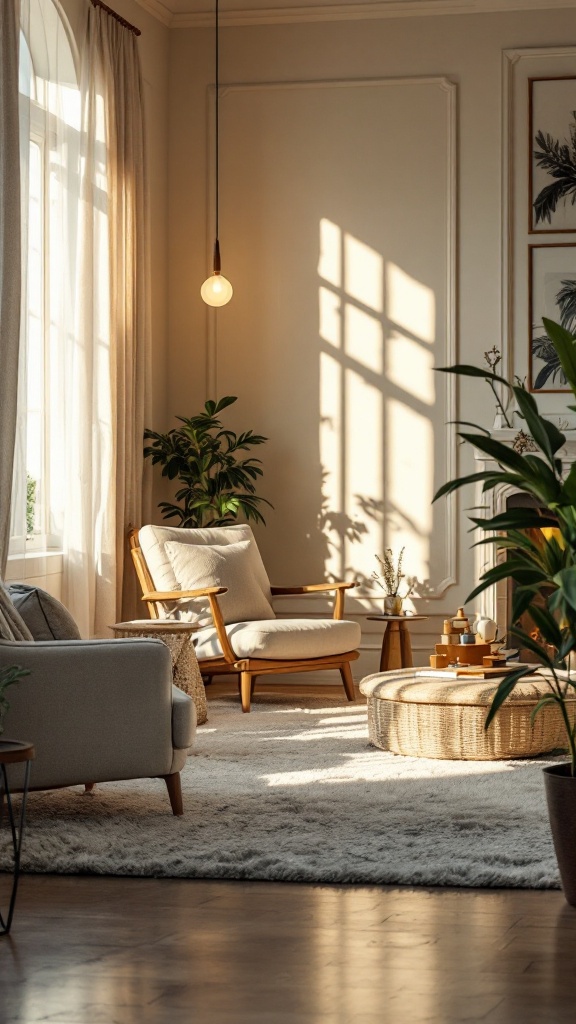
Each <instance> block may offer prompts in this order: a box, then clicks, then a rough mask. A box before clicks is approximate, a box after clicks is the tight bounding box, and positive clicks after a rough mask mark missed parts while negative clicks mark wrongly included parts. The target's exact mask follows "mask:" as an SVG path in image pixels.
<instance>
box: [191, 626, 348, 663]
mask: <svg viewBox="0 0 576 1024" xmlns="http://www.w3.org/2000/svg"><path fill="white" fill-rule="evenodd" d="M226 632H227V634H228V636H229V637H230V642H231V644H232V647H233V650H234V653H235V654H236V655H237V656H238V658H270V659H279V660H281V661H284V660H286V661H291V660H305V659H308V658H325V657H329V656H330V655H334V654H345V653H346V652H347V651H354V650H355V649H356V648H357V647H358V645H359V644H360V637H361V631H360V626H359V625H358V623H357V622H349V621H347V620H346V619H271V620H267V621H266V620H264V621H258V622H237V623H236V624H233V625H228V626H227V627H226ZM197 637H198V643H197V647H196V655H197V657H198V658H215V657H219V656H221V654H222V651H221V650H220V645H219V643H218V637H217V635H216V631H215V630H214V629H213V628H211V629H210V628H208V629H203V630H201V631H200V632H199V633H198V634H197Z"/></svg>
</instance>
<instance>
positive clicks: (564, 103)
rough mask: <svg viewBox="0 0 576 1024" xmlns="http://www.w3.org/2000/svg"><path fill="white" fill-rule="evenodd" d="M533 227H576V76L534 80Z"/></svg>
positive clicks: (531, 126) (557, 229) (550, 229)
mask: <svg viewBox="0 0 576 1024" xmlns="http://www.w3.org/2000/svg"><path fill="white" fill-rule="evenodd" d="M529 129H530V130H529V140H530V156H529V177H530V184H529V200H530V210H529V227H528V230H529V231H530V232H536V233H541V232H549V233H552V232H553V233H558V232H564V231H576V77H570V78H569V77H566V78H530V79H529Z"/></svg>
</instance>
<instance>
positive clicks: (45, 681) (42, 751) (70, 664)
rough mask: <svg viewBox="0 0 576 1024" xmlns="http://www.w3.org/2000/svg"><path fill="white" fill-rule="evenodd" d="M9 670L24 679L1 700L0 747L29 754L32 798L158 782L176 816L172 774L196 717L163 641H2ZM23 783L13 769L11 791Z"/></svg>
mask: <svg viewBox="0 0 576 1024" xmlns="http://www.w3.org/2000/svg"><path fill="white" fill-rule="evenodd" d="M2 590H3V595H4V598H5V597H6V596H7V595H6V591H5V590H4V589H3V588H2ZM10 611H11V610H10ZM10 665H20V666H21V667H22V668H27V669H29V670H30V675H28V676H26V677H24V678H22V679H21V680H20V681H19V682H18V684H17V685H15V686H13V687H11V688H10V690H9V691H8V693H7V696H8V699H9V701H10V709H9V711H8V712H7V714H6V718H5V721H4V734H3V738H4V739H8V738H12V739H23V740H29V741H30V742H32V743H33V744H34V747H35V750H36V759H35V761H34V762H33V765H32V774H31V788H33V789H51V788H53V787H59V786H71V785H75V784H79V783H83V784H85V785H88V786H89V787H91V785H93V784H94V783H97V782H111V781H115V780H119V779H136V778H143V777H151V776H158V777H159V778H162V779H164V781H165V782H166V786H167V789H168V795H169V797H170V803H171V805H172V810H173V813H174V814H182V813H183V807H182V794H181V787H180V774H179V773H180V771H181V769H182V768H183V767H184V764H185V763H186V758H187V755H188V751H189V748H190V747H191V746H192V743H193V741H194V734H195V729H196V712H195V707H194V703H193V701H192V700H191V699H190V697H188V696H187V694H185V693H183V692H182V691H181V690H178V689H177V688H176V687H174V686H173V685H172V667H171V659H170V653H169V651H168V649H167V647H166V646H165V645H164V644H163V643H162V642H161V641H160V640H147V639H140V638H138V639H133V640H40V641H35V640H22V639H18V640H7V639H0V669H2V668H4V667H8V666H10ZM22 779H23V772H21V771H19V768H18V767H17V766H14V767H13V768H12V769H11V775H10V780H11V784H13V785H14V786H15V787H16V788H17V787H18V785H19V784H20V783H21V781H22Z"/></svg>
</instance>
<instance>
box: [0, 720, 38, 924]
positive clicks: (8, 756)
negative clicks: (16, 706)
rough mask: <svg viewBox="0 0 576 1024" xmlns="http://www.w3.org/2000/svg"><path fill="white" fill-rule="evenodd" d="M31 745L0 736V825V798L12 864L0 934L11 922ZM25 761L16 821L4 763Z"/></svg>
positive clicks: (0, 811)
mask: <svg viewBox="0 0 576 1024" xmlns="http://www.w3.org/2000/svg"><path fill="white" fill-rule="evenodd" d="M34 756H35V755H34V747H33V746H32V744H31V743H28V742H26V741H24V740H0V827H1V826H2V819H3V817H4V798H6V808H7V811H8V824H9V826H10V832H11V834H12V836H11V838H12V851H13V868H12V892H11V894H10V903H9V905H8V916H7V917H6V918H4V916H3V914H2V912H1V911H0V935H7V934H8V932H9V931H10V928H11V926H12V918H13V917H14V905H15V903H16V893H17V891H18V880H19V878H20V851H21V850H22V836H23V834H24V819H25V816H26V797H27V796H28V784H29V782H30V762H31V761H33V759H34ZM22 762H26V769H25V773H24V791H23V793H22V804H21V807H20V817H19V821H18V823H16V817H15V814H14V808H13V806H12V796H11V794H10V787H9V785H8V773H7V771H6V766H7V765H10V764H21V763H22Z"/></svg>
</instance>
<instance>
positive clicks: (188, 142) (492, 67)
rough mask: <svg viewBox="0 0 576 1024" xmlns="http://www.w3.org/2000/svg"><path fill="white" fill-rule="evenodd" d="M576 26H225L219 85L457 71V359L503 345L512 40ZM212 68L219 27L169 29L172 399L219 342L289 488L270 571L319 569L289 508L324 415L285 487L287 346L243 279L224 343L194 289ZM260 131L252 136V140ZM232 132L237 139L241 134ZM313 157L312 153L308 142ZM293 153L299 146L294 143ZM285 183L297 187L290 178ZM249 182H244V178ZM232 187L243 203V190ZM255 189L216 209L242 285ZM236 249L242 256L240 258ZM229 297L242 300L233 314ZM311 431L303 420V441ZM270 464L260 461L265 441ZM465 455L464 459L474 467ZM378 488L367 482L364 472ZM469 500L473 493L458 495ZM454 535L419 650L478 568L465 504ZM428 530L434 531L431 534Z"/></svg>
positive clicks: (226, 381)
mask: <svg viewBox="0 0 576 1024" xmlns="http://www.w3.org/2000/svg"><path fill="white" fill-rule="evenodd" d="M574 31H575V30H574V14H573V12H572V11H568V10H566V11H562V10H553V11H546V12H544V11H538V12H525V11H522V12H518V13H510V14H501V15H500V14H499V15H492V14H486V15H465V16H456V17H453V16H442V17H425V18H401V19H385V20H381V21H377V20H376V21H357V22H335V23H330V22H323V23H318V24H316V23H309V24H301V25H298V24H290V25H274V26H256V27H230V28H224V29H222V30H221V80H222V81H223V82H225V83H235V84H247V83H270V82H305V81H319V80H331V79H335V80H342V79H355V78H378V79H380V78H405V77H409V76H418V77H420V76H445V77H447V78H448V79H449V80H450V81H451V82H454V83H456V85H457V90H458V154H457V155H458V175H459V187H458V196H457V199H458V243H457V272H458V289H457V295H458V317H457V325H456V326H457V333H458V339H459V342H458V343H459V356H460V358H461V359H462V360H463V361H471V360H476V361H478V360H480V359H481V357H482V353H483V352H484V351H485V350H486V349H488V348H491V347H492V345H493V344H496V345H497V346H498V347H500V348H504V347H505V341H503V339H502V337H501V294H502V280H501V278H502V263H501V242H502V223H501V220H502V216H501V114H502V110H501V76H502V50H503V49H507V48H516V47H527V46H544V45H547V44H559V43H563V44H565V45H569V44H570V43H571V42H572V41H573V39H574ZM212 80H213V35H212V32H211V31H210V30H205V29H190V30H175V31H173V32H172V33H171V37H170V88H169V95H170V126H169V135H170V137H169V146H170V188H169V252H170V279H169V342H168V408H169V412H170V413H171V414H186V413H191V412H192V411H195V410H197V409H198V408H199V407H200V405H201V403H202V402H203V401H204V399H205V398H206V397H207V392H208V391H211V390H212V389H213V388H214V387H215V382H214V369H213V367H212V366H211V364H210V352H211V351H216V352H217V353H218V359H219V360H220V363H221V365H220V366H219V368H218V377H217V380H216V384H217V386H218V387H219V390H221V391H222V390H224V391H229V390H231V389H232V390H234V387H235V384H234V381H235V379H237V380H238V389H239V393H240V399H241V401H242V404H240V403H239V405H238V407H237V413H235V416H234V417H232V416H230V420H233V421H234V426H235V427H236V428H239V427H242V428H245V427H247V426H252V427H254V428H255V429H259V430H262V431H264V432H265V433H268V434H269V435H270V437H271V438H272V439H273V440H272V442H271V444H270V445H269V465H268V474H267V477H266V478H265V479H266V480H267V481H269V487H270V486H272V490H273V492H274V493H273V494H272V495H271V496H272V497H273V499H274V498H276V499H278V497H280V498H281V502H280V503H278V501H277V500H276V501H275V504H277V508H276V510H275V512H274V513H271V514H270V515H269V517H268V526H267V527H266V530H265V531H260V533H259V540H260V544H261V546H262V550H263V552H264V554H265V560H266V562H267V566H268V569H269V572H270V575H271V577H272V578H273V580H274V581H277V582H280V581H281V582H286V583H292V582H304V581H303V580H302V574H303V572H304V571H305V568H306V565H308V566H309V567H310V571H312V570H314V572H315V574H316V575H318V570H319V569H321V568H322V565H323V564H324V565H325V564H326V563H325V559H324V557H323V551H324V548H325V537H323V536H322V534H321V533H320V531H319V530H318V529H317V528H316V526H315V524H313V523H312V524H311V530H310V531H309V535H308V536H307V537H305V538H304V536H301V535H300V534H301V529H300V525H299V523H298V515H297V514H296V513H295V511H294V509H295V506H298V505H299V504H300V503H302V504H303V505H305V504H306V503H307V501H308V500H309V495H310V491H311V490H314V489H315V490H317V489H318V470H319V466H318V449H317V436H318V429H319V425H318V424H317V423H314V425H313V426H312V427H311V426H310V424H309V423H308V422H307V419H306V414H305V413H304V414H303V416H302V421H303V423H305V429H304V428H302V431H300V433H299V432H298V430H296V433H295V436H294V445H293V450H292V452H290V453H289V455H290V459H289V461H290V465H289V467H287V473H288V474H289V477H290V480H291V485H290V489H289V490H288V489H287V487H286V486H285V487H284V488H283V487H282V485H281V483H280V482H279V481H278V477H279V476H281V475H282V474H281V473H280V474H279V471H278V467H277V465H276V464H274V463H273V454H274V453H275V452H276V453H277V446H276V447H275V444H274V438H276V437H278V436H282V437H283V438H286V430H285V413H286V408H287V407H288V406H289V404H290V403H291V402H292V403H293V404H295V405H298V401H299V395H298V393H297V389H296V388H295V385H294V382H293V378H291V377H290V375H288V377H287V378H286V384H285V389H286V390H287V393H285V392H284V393H283V394H282V395H279V396H278V399H279V400H278V401H276V400H275V396H274V394H272V395H268V396H267V397H266V398H265V399H262V398H261V399H260V400H259V401H251V398H252V396H253V395H254V396H255V395H256V394H257V393H258V383H259V381H261V382H263V383H266V382H267V381H268V380H276V382H278V379H279V375H278V367H279V366H280V365H281V363H282V359H283V358H284V357H285V352H283V351H278V350H277V349H275V348H274V345H273V341H272V336H273V335H274V324H273V320H272V322H269V323H268V325H269V327H270V345H269V348H268V350H267V351H264V352H263V351H262V347H261V345H260V344H259V343H258V344H257V342H256V341H254V342H252V343H251V341H250V337H249V330H247V325H249V324H250V319H251V317H252V318H253V322H254V324H259V323H260V320H261V308H260V307H261V304H260V303H258V301H257V300H256V299H255V298H253V299H252V302H253V307H252V309H250V307H248V308H246V302H245V301H244V299H243V296H242V294H238V293H237V295H236V296H235V298H234V299H233V300H232V303H231V304H230V306H228V307H226V308H225V309H223V310H221V311H220V312H219V313H217V314H216V317H218V318H220V319H219V320H218V321H217V323H218V324H219V327H218V328H217V331H218V330H219V333H220V340H219V339H218V338H217V339H216V342H214V339H213V331H214V314H213V313H210V312H208V311H207V310H206V308H205V307H204V306H203V304H202V302H201V300H200V297H199V294H198V290H199V286H200V283H201V282H202V280H203V279H204V277H205V276H206V274H207V272H208V270H209V261H210V246H211V238H210V237H209V236H210V233H211V231H212V228H211V226H210V225H209V224H207V181H208V178H209V172H210V158H211V150H210V147H209V117H208V110H209V106H208V103H207V86H208V84H209V83H210V82H211V81H212ZM226 102H227V97H226V96H223V99H222V111H223V125H225V123H226V122H225V110H226ZM398 103H399V104H400V108H399V111H398V115H399V116H400V117H401V113H402V107H401V104H402V101H401V100H398ZM244 116H245V115H244ZM258 116H259V115H258ZM304 116H305V115H304ZM407 116H410V117H411V126H412V134H413V140H412V143H411V145H410V154H409V158H410V160H413V159H416V160H418V163H419V172H420V176H421V186H422V189H423V190H424V191H426V189H427V187H428V186H427V176H428V173H429V163H430V159H429V158H430V157H431V156H434V157H435V156H436V154H435V153H434V154H429V153H427V152H426V147H425V146H422V147H419V145H418V136H419V131H420V129H423V128H424V126H423V125H422V126H419V123H418V119H417V118H414V115H413V112H410V114H409V115H407ZM259 127H260V128H261V131H262V132H263V133H264V135H263V138H264V139H265V138H266V137H268V136H269V135H270V124H268V126H267V125H266V121H264V122H263V123H260V122H257V124H256V127H255V132H256V137H257V136H258V129H259ZM288 128H289V125H288ZM267 132H268V136H267V135H266V133H267ZM253 139H254V135H253V134H252V144H253ZM234 141H235V143H236V144H238V138H237V133H236V134H235V135H234ZM427 144H428V145H429V142H428V143H427ZM264 148H265V147H264ZM390 149H391V159H393V160H402V154H401V153H398V152H395V149H394V138H391V139H390ZM225 151H226V142H223V143H222V153H223V154H224V153H225ZM305 157H306V158H308V157H309V153H306V154H305ZM295 159H296V160H297V159H298V153H296V154H295ZM357 159H358V162H359V163H358V166H359V168H360V167H361V164H362V161H363V160H364V154H363V153H362V152H358V154H357ZM240 162H241V158H240ZM248 163H250V161H248ZM284 166H286V167H287V165H284ZM277 171H278V168H277V167H276V168H275V172H277ZM221 173H222V185H223V186H225V185H226V184H228V186H229V188H230V190H231V191H232V190H234V188H235V185H234V180H230V181H228V180H227V177H226V168H225V167H223V169H222V172H221ZM287 173H288V171H287ZM285 184H286V196H287V197H288V196H289V195H290V180H289V178H288V177H287V179H286V182H285ZM242 187H245V182H244V181H243V182H242ZM234 196H235V199H236V200H237V201H238V202H241V198H240V196H238V195H237V193H236V192H234ZM431 198H432V196H431ZM365 199H366V203H367V204H368V205H370V204H371V205H373V206H374V207H377V205H378V203H379V195H378V193H377V191H375V192H374V194H372V195H367V196H366V197H365ZM409 199H410V197H409V195H407V194H405V195H399V196H398V197H397V200H398V203H399V204H400V205H401V204H402V203H409ZM258 202H259V200H258V198H257V197H256V199H255V198H254V195H250V196H248V197H247V203H246V205H247V207H248V208H249V209H250V210H251V211H252V219H251V220H250V219H248V220H247V219H246V218H244V219H243V218H242V216H241V214H240V213H237V212H236V211H235V209H234V208H233V207H230V212H229V213H228V222H227V221H226V220H225V219H224V218H223V219H222V223H221V231H220V235H221V241H222V246H223V256H224V267H223V270H224V273H226V270H228V272H229V276H230V277H231V278H232V280H233V283H234V271H235V272H236V281H237V282H240V283H241V282H242V281H243V280H245V279H246V275H247V274H248V275H257V274H258V265H257V264H258V257H257V256H255V255H254V253H255V251H256V250H257V245H256V244H255V241H254V237H253V235H254V236H255V237H258V238H260V237H261V230H260V229H261V220H260V219H259V217H258V216H257V214H256V213H255V212H254V211H255V210H257V208H258ZM287 202H288V198H287ZM225 208H226V200H225V199H223V200H222V204H221V209H222V211H224V210H225ZM264 211H265V200H264V199H262V203H261V210H260V213H261V214H262V215H263V214H264ZM227 233H228V237H227ZM295 244H297V243H295V239H294V237H293V236H291V235H290V236H289V237H287V238H286V243H285V245H286V251H285V252H283V251H282V248H281V247H280V248H277V249H276V251H274V252H270V251H267V250H266V248H264V250H263V251H261V252H260V259H261V260H262V261H263V262H265V263H266V264H267V265H270V264H272V265H273V267H274V272H275V273H276V274H277V275H278V280H279V281H281V280H282V275H283V271H285V270H287V271H290V269H293V260H292V253H291V252H290V253H288V251H287V250H288V249H289V247H290V246H292V247H293V246H294V245H295ZM243 253H244V254H247V262H248V267H246V266H245V265H242V262H241V261H242V259H243ZM227 254H228V263H226V258H227ZM234 260H237V261H238V263H237V266H236V268H235V267H234ZM251 294H252V292H251ZM295 302H296V303H297V299H295ZM235 304H236V309H237V310H238V313H237V314H236V320H235ZM278 326H281V325H278ZM235 329H237V333H238V343H239V345H241V348H242V351H241V357H242V361H243V363H244V366H245V368H246V367H247V368H248V369H247V370H246V369H244V371H243V372H242V373H238V374H237V377H236V378H235V374H234V367H238V366H239V365H240V363H239V362H238V360H237V354H236V353H234V352H233V349H232V348H231V346H232V345H233V339H234V333H235ZM256 333H257V332H256ZM279 334H280V335H282V332H281V331H279ZM275 362H276V363H277V364H278V365H277V366H276V373H275V374H274V373H271V372H269V371H270V367H269V364H270V363H273V364H274V363H275ZM266 367H268V368H266ZM251 381H252V383H251ZM220 383H222V385H223V386H222V387H220ZM224 385H225V386H224ZM234 393H235V392H234ZM461 410H462V413H463V416H464V418H466V419H469V418H472V419H474V418H475V417H480V419H481V421H482V422H484V423H486V424H488V425H490V424H491V421H492V418H493V415H492V403H491V401H490V397H489V395H487V394H486V391H485V390H484V387H483V385H482V384H473V385H468V386H465V387H464V389H463V392H462V395H461ZM252 412H254V414H253V415H252ZM434 415H435V428H436V430H437V431H438V430H441V429H442V424H443V422H444V420H445V418H446V417H445V409H444V407H443V406H442V405H441V403H438V405H437V408H436V410H435V414H434ZM367 430H368V431H369V424H367ZM306 431H308V432H309V433H308V437H309V445H308V446H307V445H306ZM300 435H301V436H300ZM264 463H265V468H266V455H264ZM462 468H467V467H466V465H464V466H463V467H462ZM369 489H370V482H369V481H367V490H369ZM262 491H263V493H268V494H270V489H268V490H266V487H265V486H263V488H262ZM470 503H471V502H470V501H467V500H463V501H462V502H461V505H462V506H465V505H467V504H470ZM439 528H441V527H438V529H439ZM435 529H437V528H436V527H435ZM384 536H386V534H384ZM451 540H452V543H453V545H454V548H455V550H456V559H455V564H456V577H457V580H456V584H455V585H453V586H451V587H449V588H448V589H447V590H446V591H445V592H444V593H443V594H442V595H436V596H435V597H433V598H432V599H428V600H426V599H422V600H420V601H416V602H415V606H416V608H417V610H419V611H422V612H425V613H426V614H429V615H430V616H431V619H430V621H429V622H428V623H427V624H424V625H423V627H422V628H421V629H420V630H419V633H418V635H417V637H416V644H415V646H416V647H420V648H421V654H420V657H421V658H422V657H424V652H425V651H426V649H427V648H429V646H430V644H431V643H432V642H433V640H434V639H435V634H436V633H437V632H438V629H439V621H440V620H441V619H442V618H443V617H444V615H445V614H447V613H451V612H453V611H454V610H455V608H456V605H457V604H458V603H460V602H461V601H462V600H463V599H464V597H465V595H466V592H467V590H469V589H470V583H471V581H472V579H473V571H474V570H473V560H472V556H471V554H470V552H469V550H468V548H469V543H470V538H469V536H468V534H467V532H466V520H465V518H464V516H463V514H462V513H461V512H460V514H459V525H458V528H457V529H456V528H455V529H453V530H452V532H451ZM434 541H435V536H434V535H433V536H432V537H431V543H432V545H433V544H434ZM370 543H371V544H372V538H371V539H370ZM304 550H305V551H306V554H305V556H303V551H304ZM358 551H360V549H358ZM365 554H366V552H365V551H364V552H363V553H362V555H360V557H359V558H358V559H356V561H357V562H358V561H362V559H365ZM352 561H354V558H353V556H352ZM409 561H410V552H409V550H408V549H407V551H406V567H407V569H409V568H410V567H409ZM352 568H353V566H352ZM296 577H297V578H296ZM306 581H307V582H310V581H309V580H306ZM433 582H434V581H433ZM351 607H352V608H353V610H354V614H358V615H359V616H360V617H361V620H362V622H363V628H364V646H365V651H364V655H363V659H362V663H361V669H360V672H357V674H361V672H362V671H363V670H364V669H369V668H372V667H373V666H374V664H375V658H376V651H377V648H378V646H379V635H378V633H374V632H372V629H373V627H372V626H371V624H369V623H366V621H365V618H364V616H365V612H366V611H367V610H369V604H368V603H367V602H359V601H356V602H354V601H353V602H352V605H351ZM318 608H319V609H320V608H321V606H320V605H319V606H318ZM377 628H378V627H377Z"/></svg>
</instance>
